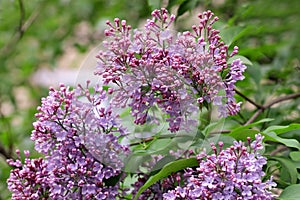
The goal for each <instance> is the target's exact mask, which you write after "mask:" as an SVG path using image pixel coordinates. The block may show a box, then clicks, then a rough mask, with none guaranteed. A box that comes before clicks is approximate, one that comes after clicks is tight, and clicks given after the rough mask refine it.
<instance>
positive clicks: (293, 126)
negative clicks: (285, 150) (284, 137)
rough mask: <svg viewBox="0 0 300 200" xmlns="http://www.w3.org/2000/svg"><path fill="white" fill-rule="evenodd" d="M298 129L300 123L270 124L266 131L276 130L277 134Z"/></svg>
mask: <svg viewBox="0 0 300 200" xmlns="http://www.w3.org/2000/svg"><path fill="white" fill-rule="evenodd" d="M298 129H300V124H290V125H287V126H270V127H268V128H267V129H266V130H264V133H268V132H275V133H276V134H277V135H279V134H282V133H286V132H289V131H293V130H298Z"/></svg>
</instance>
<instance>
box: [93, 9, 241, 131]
mask: <svg viewBox="0 0 300 200" xmlns="http://www.w3.org/2000/svg"><path fill="white" fill-rule="evenodd" d="M152 16H153V19H148V20H147V23H146V25H145V29H144V30H143V31H140V30H134V31H133V32H132V31H131V27H130V26H129V25H126V22H125V21H122V22H120V20H119V19H115V20H114V23H111V22H107V24H108V26H109V28H108V29H107V30H106V31H105V33H106V36H107V40H105V41H104V42H103V45H104V49H103V50H102V51H100V52H99V54H98V55H97V58H98V61H99V64H98V67H97V69H96V72H95V74H97V75H100V76H101V77H102V79H103V81H104V84H110V83H112V84H114V86H113V87H114V89H113V90H114V97H113V102H114V105H116V106H121V107H126V106H127V105H128V106H130V107H131V114H132V116H133V117H134V118H135V121H134V122H135V123H136V124H144V123H146V121H147V120H146V119H147V116H149V115H154V114H152V113H155V111H156V110H157V107H158V108H159V109H160V110H161V111H162V112H164V113H166V114H167V116H168V119H167V122H168V123H169V130H170V131H171V132H176V131H178V130H180V129H185V127H184V126H182V125H183V124H185V122H186V121H191V120H193V119H191V117H190V116H192V115H193V114H195V113H199V112H200V111H201V109H202V108H203V107H204V106H206V105H207V103H208V104H210V103H213V104H214V105H216V106H218V107H219V109H218V110H219V112H220V116H223V117H226V116H228V115H235V114H236V113H237V112H238V111H239V109H240V103H237V102H236V101H235V99H234V97H233V95H234V93H235V92H234V89H235V83H236V82H237V81H238V80H242V79H243V78H244V76H243V72H244V71H245V69H246V66H245V65H243V63H242V62H241V61H240V60H234V61H233V62H232V64H231V65H230V66H228V65H227V60H228V58H229V57H231V56H233V55H235V54H237V53H238V48H237V47H235V48H234V50H233V52H232V53H231V54H230V55H229V53H228V46H226V45H225V44H224V43H223V42H222V41H221V37H220V36H219V31H218V30H215V29H213V28H212V24H213V23H214V22H215V21H217V20H218V18H217V17H214V14H213V13H212V12H211V11H206V12H204V13H202V14H199V16H198V17H199V24H198V25H194V26H192V29H193V31H191V32H190V31H186V32H182V33H178V34H177V35H176V34H174V31H172V30H170V29H169V28H168V27H169V26H170V24H171V23H173V21H174V19H175V16H174V15H169V13H168V11H167V10H166V9H164V8H162V9H161V10H154V11H153V12H152ZM226 74H227V75H226ZM186 116H188V117H186ZM152 117H153V116H152Z"/></svg>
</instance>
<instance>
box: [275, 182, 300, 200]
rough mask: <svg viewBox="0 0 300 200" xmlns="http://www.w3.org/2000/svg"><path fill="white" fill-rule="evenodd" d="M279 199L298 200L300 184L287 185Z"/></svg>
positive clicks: (299, 197)
mask: <svg viewBox="0 0 300 200" xmlns="http://www.w3.org/2000/svg"><path fill="white" fill-rule="evenodd" d="M278 199H279V200H298V199H300V184H294V185H291V186H289V187H287V188H286V189H285V190H284V191H283V192H282V193H281V194H280V196H279V198H278Z"/></svg>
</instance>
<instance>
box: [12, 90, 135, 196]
mask: <svg viewBox="0 0 300 200" xmlns="http://www.w3.org/2000/svg"><path fill="white" fill-rule="evenodd" d="M90 91H91V90H90V88H88V86H87V88H83V87H78V88H77V89H75V90H71V89H70V88H67V87H65V86H64V85H61V86H60V89H59V90H55V89H53V88H51V89H50V92H49V96H48V97H46V98H43V99H42V105H41V106H40V107H39V108H38V111H39V112H38V113H37V114H36V117H37V121H36V122H35V123H34V131H33V132H32V135H31V139H32V140H33V141H34V142H35V148H36V150H37V151H38V152H40V153H42V154H44V155H45V156H44V158H39V159H32V160H31V159H29V158H28V155H29V153H28V152H25V155H26V157H27V158H26V159H25V163H24V164H22V163H21V161H20V160H21V159H18V160H17V161H11V160H10V161H8V163H9V164H10V165H11V166H14V167H17V168H16V169H14V170H12V171H11V175H10V178H9V179H8V185H9V189H10V190H11V191H12V193H13V199H19V197H22V198H23V197H24V198H26V197H28V199H38V198H35V197H34V198H33V197H32V198H29V197H30V196H32V195H34V196H39V198H42V197H46V198H51V199H115V198H116V196H117V195H120V194H119V183H120V181H121V180H122V179H121V178H120V179H119V180H118V181H117V182H115V183H110V179H111V178H114V177H116V176H119V175H121V174H122V173H123V172H122V168H123V166H124V163H123V156H126V155H127V154H128V153H129V149H128V147H127V146H123V145H120V144H119V143H118V139H119V137H122V136H124V133H125V130H124V129H123V127H122V126H121V125H120V124H119V122H118V120H117V116H116V115H115V114H114V113H113V111H112V110H111V107H110V106H109V105H108V106H104V105H102V103H104V101H105V100H106V98H107V97H106V92H105V91H103V90H102V89H101V88H100V87H98V86H97V87H95V88H94V92H90ZM24 183H26V184H24Z"/></svg>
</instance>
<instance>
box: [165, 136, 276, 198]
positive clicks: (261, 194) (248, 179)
mask: <svg viewBox="0 0 300 200" xmlns="http://www.w3.org/2000/svg"><path fill="white" fill-rule="evenodd" d="M262 140H263V137H262V136H261V135H260V134H257V135H256V140H255V141H253V142H252V143H251V142H250V138H248V143H249V146H248V147H246V146H245V145H244V144H243V143H242V142H237V141H236V142H234V145H233V146H231V147H229V148H226V149H224V150H223V149H222V147H223V143H222V142H219V152H218V151H217V147H216V146H215V145H212V149H213V152H214V153H213V154H212V155H207V154H206V153H205V152H202V153H201V154H199V155H198V156H197V159H198V160H199V167H197V168H196V169H188V170H187V171H186V173H185V176H187V177H188V179H187V183H186V184H185V186H184V187H179V186H178V187H176V188H175V189H174V190H171V191H169V192H168V193H165V194H164V195H163V197H164V199H167V200H172V199H173V200H175V199H203V200H209V199H215V200H217V199H241V200H242V199H243V200H244V199H246V200H247V199H248V200H254V199H263V200H268V199H274V197H273V196H272V193H271V192H270V190H271V189H272V187H274V186H276V184H275V183H274V182H273V181H272V179H269V180H267V181H265V182H263V181H262V178H263V176H264V175H265V173H264V172H263V166H264V165H265V164H266V163H267V161H266V158H265V157H263V156H261V155H260V153H259V151H258V150H260V149H262V148H263V146H262Z"/></svg>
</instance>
